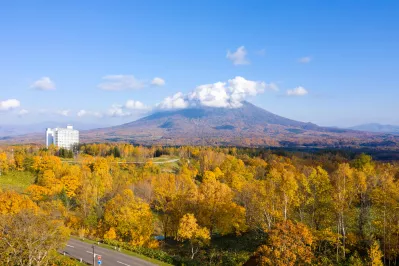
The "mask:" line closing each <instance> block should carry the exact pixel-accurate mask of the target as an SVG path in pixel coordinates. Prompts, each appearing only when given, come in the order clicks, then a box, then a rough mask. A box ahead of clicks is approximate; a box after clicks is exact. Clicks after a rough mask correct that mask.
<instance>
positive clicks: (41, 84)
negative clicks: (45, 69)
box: [31, 77, 55, 91]
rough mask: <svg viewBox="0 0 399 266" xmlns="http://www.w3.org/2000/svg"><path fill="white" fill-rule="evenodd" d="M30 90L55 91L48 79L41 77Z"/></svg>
mask: <svg viewBox="0 0 399 266" xmlns="http://www.w3.org/2000/svg"><path fill="white" fill-rule="evenodd" d="M31 88H33V89H36V90H41V91H49V90H55V84H54V82H53V81H51V79H50V78H49V77H42V78H40V79H38V80H36V81H35V82H34V83H33V84H32V85H31Z"/></svg>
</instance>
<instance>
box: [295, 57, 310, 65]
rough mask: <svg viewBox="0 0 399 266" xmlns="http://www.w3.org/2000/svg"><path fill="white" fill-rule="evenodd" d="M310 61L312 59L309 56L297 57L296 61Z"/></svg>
mask: <svg viewBox="0 0 399 266" xmlns="http://www.w3.org/2000/svg"><path fill="white" fill-rule="evenodd" d="M310 61H312V58H311V57H310V56H305V57H301V58H299V59H298V62H299V63H301V64H308V63H310Z"/></svg>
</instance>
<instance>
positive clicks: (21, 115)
mask: <svg viewBox="0 0 399 266" xmlns="http://www.w3.org/2000/svg"><path fill="white" fill-rule="evenodd" d="M27 114H29V111H28V110H26V109H21V110H19V112H18V116H19V117H23V116H25V115H27Z"/></svg>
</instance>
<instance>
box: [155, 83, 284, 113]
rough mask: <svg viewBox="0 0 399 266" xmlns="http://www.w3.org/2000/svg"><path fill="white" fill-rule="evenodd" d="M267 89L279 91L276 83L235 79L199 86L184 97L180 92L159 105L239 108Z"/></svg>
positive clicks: (164, 106)
mask: <svg viewBox="0 0 399 266" xmlns="http://www.w3.org/2000/svg"><path fill="white" fill-rule="evenodd" d="M266 89H272V90H277V89H278V88H277V86H276V85H275V84H274V83H271V84H266V83H265V82H259V81H251V80H246V79H245V78H243V77H235V78H233V79H230V80H228V81H227V82H216V83H213V84H205V85H200V86H198V87H197V88H196V89H195V90H194V91H192V92H191V93H188V94H186V95H184V94H183V93H181V92H179V93H176V94H175V95H173V96H171V97H167V98H165V99H164V100H163V101H162V102H161V103H160V104H158V105H157V107H158V108H160V109H181V108H187V107H189V106H196V105H202V106H209V107H225V108H238V107H241V106H242V102H243V101H245V100H246V99H247V98H248V97H249V96H255V95H257V94H259V93H263V92H264V90H266Z"/></svg>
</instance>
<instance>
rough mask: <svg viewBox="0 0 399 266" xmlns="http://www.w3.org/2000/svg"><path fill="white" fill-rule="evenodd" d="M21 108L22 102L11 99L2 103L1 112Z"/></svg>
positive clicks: (0, 105)
mask: <svg viewBox="0 0 399 266" xmlns="http://www.w3.org/2000/svg"><path fill="white" fill-rule="evenodd" d="M20 106H21V103H20V101H18V100H16V99H9V100H5V101H1V102H0V111H9V110H12V109H15V108H18V107H20Z"/></svg>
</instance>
